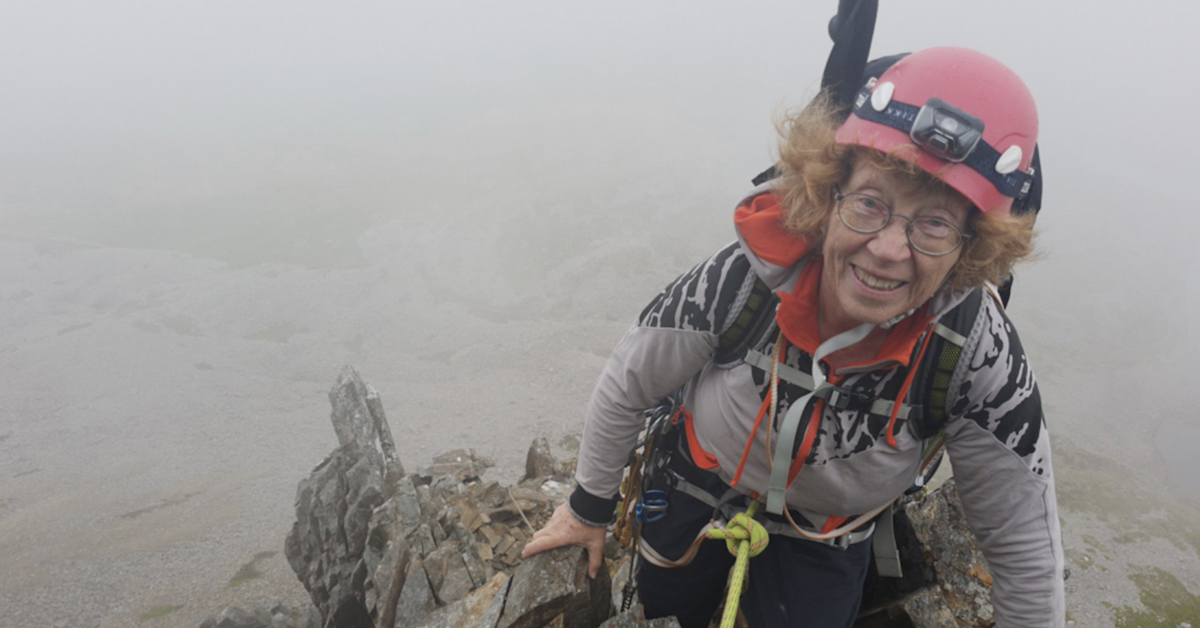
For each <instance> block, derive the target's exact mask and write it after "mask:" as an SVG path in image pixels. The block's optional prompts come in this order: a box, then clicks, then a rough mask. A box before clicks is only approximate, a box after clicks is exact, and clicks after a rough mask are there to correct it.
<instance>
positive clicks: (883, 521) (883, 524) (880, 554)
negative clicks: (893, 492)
mask: <svg viewBox="0 0 1200 628" xmlns="http://www.w3.org/2000/svg"><path fill="white" fill-rule="evenodd" d="M874 551H875V570H876V571H877V572H879V575H881V576H883V577H885V578H903V577H904V569H902V568H901V567H900V548H898V547H896V528H895V526H893V525H892V506H888V507H887V508H884V509H883V512H882V513H880V514H879V518H878V519H876V520H875V541H874Z"/></svg>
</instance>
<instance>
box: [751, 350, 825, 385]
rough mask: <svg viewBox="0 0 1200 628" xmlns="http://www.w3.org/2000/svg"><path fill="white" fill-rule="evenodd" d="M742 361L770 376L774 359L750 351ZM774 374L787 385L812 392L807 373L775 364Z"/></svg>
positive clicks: (758, 352) (811, 381)
mask: <svg viewBox="0 0 1200 628" xmlns="http://www.w3.org/2000/svg"><path fill="white" fill-rule="evenodd" d="M743 361H744V362H745V363H746V364H749V365H750V366H753V367H756V368H758V369H761V370H763V371H764V372H766V373H767V374H770V373H771V362H772V361H774V358H772V357H771V356H769V355H767V354H765V353H763V352H761V351H755V350H753V349H751V350H749V351H747V352H746V357H745V358H744V359H743ZM775 374H776V375H778V376H779V379H782V380H783V381H785V382H788V383H789V384H795V385H797V386H799V387H801V388H803V389H804V390H812V389H813V387H814V386H813V378H812V375H809V374H808V373H805V372H804V371H801V370H800V369H798V368H796V367H794V366H788V365H786V364H777V365H775Z"/></svg>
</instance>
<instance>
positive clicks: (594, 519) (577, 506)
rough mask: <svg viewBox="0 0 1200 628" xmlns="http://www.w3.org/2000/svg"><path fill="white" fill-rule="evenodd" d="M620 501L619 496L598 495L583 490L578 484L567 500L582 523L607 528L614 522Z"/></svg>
mask: <svg viewBox="0 0 1200 628" xmlns="http://www.w3.org/2000/svg"><path fill="white" fill-rule="evenodd" d="M618 501H620V498H619V497H613V498H610V499H605V498H603V497H596V496H595V495H592V494H591V493H589V492H587V491H585V490H583V487H582V486H576V487H575V492H574V493H571V497H570V499H568V500H567V507H568V508H570V509H571V514H572V515H574V516H575V518H576V519H578V520H579V522H580V523H582V524H584V525H588V526H591V527H593V528H607V527H608V524H609V523H612V520H613V514H614V513H615V512H616V510H617V502H618Z"/></svg>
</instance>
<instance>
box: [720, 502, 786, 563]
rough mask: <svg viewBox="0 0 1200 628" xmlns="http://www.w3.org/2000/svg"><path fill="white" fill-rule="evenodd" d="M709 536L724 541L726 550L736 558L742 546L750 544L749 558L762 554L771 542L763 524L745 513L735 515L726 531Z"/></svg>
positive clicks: (748, 548) (748, 547)
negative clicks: (746, 543)
mask: <svg viewBox="0 0 1200 628" xmlns="http://www.w3.org/2000/svg"><path fill="white" fill-rule="evenodd" d="M708 535H709V536H710V537H711V538H714V539H724V540H725V547H726V549H728V550H729V553H730V554H733V555H734V556H737V555H738V548H739V547H740V546H741V544H742V543H743V542H748V543H749V545H748V546H747V548H746V549H747V550H748V551H747V555H748V557H749V558H754V557H755V556H758V555H759V554H761V553H762V551H763V550H764V549H766V548H767V543H768V542H769V541H770V540H771V537H770V535H769V534H767V529H766V528H764V527H763V524H761V523H759V522H757V521H755V520H754V518H753V515H751V514H747V513H744V512H739V513H738V514H736V515H734V517H733V520H732V521H730V522H729V523H728V524H727V525H726V526H725V529H724V530H710V531H709V533H708Z"/></svg>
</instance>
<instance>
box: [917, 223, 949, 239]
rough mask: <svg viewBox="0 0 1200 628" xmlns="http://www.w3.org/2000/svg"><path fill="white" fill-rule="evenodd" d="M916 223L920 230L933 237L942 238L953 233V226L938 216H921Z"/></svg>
mask: <svg viewBox="0 0 1200 628" xmlns="http://www.w3.org/2000/svg"><path fill="white" fill-rule="evenodd" d="M916 223H917V226H918V227H919V228H920V229H921V231H924V232H925V233H926V234H928V235H931V236H934V237H938V238H944V237H948V236H950V235H951V234H952V233H954V227H953V226H952V225H951V224H950V223H949V222H947V221H945V220H942V219H940V218H921V219H919V220H917V221H916Z"/></svg>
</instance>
